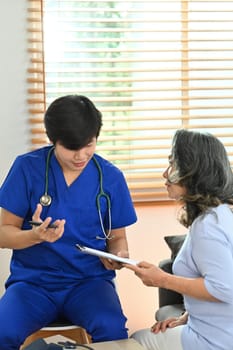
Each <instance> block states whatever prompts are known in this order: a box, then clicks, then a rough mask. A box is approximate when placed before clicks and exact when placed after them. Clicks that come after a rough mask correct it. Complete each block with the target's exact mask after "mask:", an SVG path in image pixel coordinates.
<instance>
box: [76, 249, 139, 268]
mask: <svg viewBox="0 0 233 350" xmlns="http://www.w3.org/2000/svg"><path fill="white" fill-rule="evenodd" d="M76 247H77V248H78V249H79V250H81V251H82V252H84V253H87V254H91V255H95V256H98V257H102V258H107V259H111V260H115V261H118V262H121V263H124V264H130V265H137V264H138V261H136V260H132V259H129V258H122V257H120V256H117V255H114V254H111V253H107V252H103V251H102V250H97V249H93V248H89V247H85V246H83V245H80V244H76Z"/></svg>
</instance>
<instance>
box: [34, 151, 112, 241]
mask: <svg viewBox="0 0 233 350" xmlns="http://www.w3.org/2000/svg"><path fill="white" fill-rule="evenodd" d="M54 148H55V147H52V148H51V149H50V150H49V152H48V155H47V159H46V168H45V190H44V194H43V195H42V196H41V197H40V204H41V205H42V206H43V207H47V206H49V205H50V204H51V203H52V197H51V196H50V195H49V194H48V188H49V164H50V158H51V155H52V152H53V151H54ZM92 159H93V161H94V163H95V166H96V168H97V170H98V173H99V193H98V194H97V196H96V206H97V210H98V214H99V220H100V226H101V229H102V231H103V234H104V237H100V236H96V238H97V239H112V238H113V236H111V231H112V220H111V201H110V197H109V195H108V194H107V193H106V192H104V189H103V173H102V170H101V167H100V165H99V163H98V161H97V159H96V158H95V156H93V157H92ZM101 197H103V198H105V200H106V202H107V210H108V224H109V229H108V233H106V231H105V229H104V223H103V218H102V214H101V206H100V200H101Z"/></svg>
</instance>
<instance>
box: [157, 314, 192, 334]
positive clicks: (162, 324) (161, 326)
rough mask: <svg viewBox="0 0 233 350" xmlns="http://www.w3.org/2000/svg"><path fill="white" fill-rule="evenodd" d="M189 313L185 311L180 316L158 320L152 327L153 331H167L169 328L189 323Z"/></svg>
mask: <svg viewBox="0 0 233 350" xmlns="http://www.w3.org/2000/svg"><path fill="white" fill-rule="evenodd" d="M187 320H188V313H187V312H185V313H184V314H182V315H181V316H179V317H170V318H168V319H166V320H164V321H158V322H156V323H155V324H154V325H153V326H152V327H151V332H152V333H159V332H165V331H166V329H167V328H174V327H177V326H181V325H184V324H186V323H187Z"/></svg>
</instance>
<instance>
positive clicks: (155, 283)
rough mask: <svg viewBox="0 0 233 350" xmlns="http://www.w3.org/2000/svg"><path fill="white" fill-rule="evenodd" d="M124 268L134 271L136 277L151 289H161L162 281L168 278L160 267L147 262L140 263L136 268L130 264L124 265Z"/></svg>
mask: <svg viewBox="0 0 233 350" xmlns="http://www.w3.org/2000/svg"><path fill="white" fill-rule="evenodd" d="M124 266H125V267H126V268H127V269H129V270H132V271H134V273H135V275H136V276H138V277H139V278H140V279H141V281H142V282H143V283H144V284H145V285H146V286H149V287H160V286H161V283H162V280H163V279H164V277H165V276H166V273H165V272H164V271H163V270H161V269H160V268H159V267H157V266H155V265H153V264H150V263H148V262H145V261H142V262H140V263H139V264H137V265H136V266H135V265H129V264H124Z"/></svg>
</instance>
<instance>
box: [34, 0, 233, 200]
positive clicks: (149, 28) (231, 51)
mask: <svg viewBox="0 0 233 350" xmlns="http://www.w3.org/2000/svg"><path fill="white" fill-rule="evenodd" d="M28 34H29V35H28V49H29V53H30V58H31V61H30V67H29V69H28V96H29V97H28V103H29V113H30V120H29V122H30V125H31V144H32V147H33V148H36V147H40V146H42V145H43V144H45V143H46V142H48V140H47V139H46V135H45V132H44V126H43V113H44V111H45V109H46V107H47V106H48V104H49V103H51V102H52V100H54V99H55V98H57V97H59V96H62V95H66V94H83V95H86V96H88V97H89V98H90V99H92V100H93V102H94V103H95V104H96V106H97V108H98V109H99V110H100V111H101V112H102V114H103V128H102V131H101V135H100V137H99V140H98V146H97V152H98V153H99V154H100V155H102V156H104V157H106V158H107V159H108V160H110V161H112V162H113V163H115V164H116V165H117V166H118V167H119V168H120V169H122V171H123V172H124V174H125V177H126V179H127V183H128V185H129V188H130V191H131V194H132V197H133V199H134V201H152V200H165V199H167V194H166V190H165V187H164V180H163V178H162V173H163V171H164V169H165V168H166V166H167V157H168V155H169V152H170V147H171V139H172V136H173V134H174V132H175V130H177V129H179V128H188V129H192V130H204V131H207V132H211V133H213V134H215V135H216V136H218V137H219V138H220V139H221V141H222V142H223V143H224V144H225V146H226V147H227V151H228V154H229V157H230V159H231V161H233V157H232V156H233V138H232V136H233V119H232V115H233V0H232V1H230V0H228V1H227V0H225V1H215V0H213V1H208V0H195V1H193V0H184V1H179V0H160V1H157V0H150V1H141V0H133V1H127V0H116V1H103V0H96V1H84V0H76V1H75V0H73V1H70V0H63V1H62V0H43V1H42V0H28Z"/></svg>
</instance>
